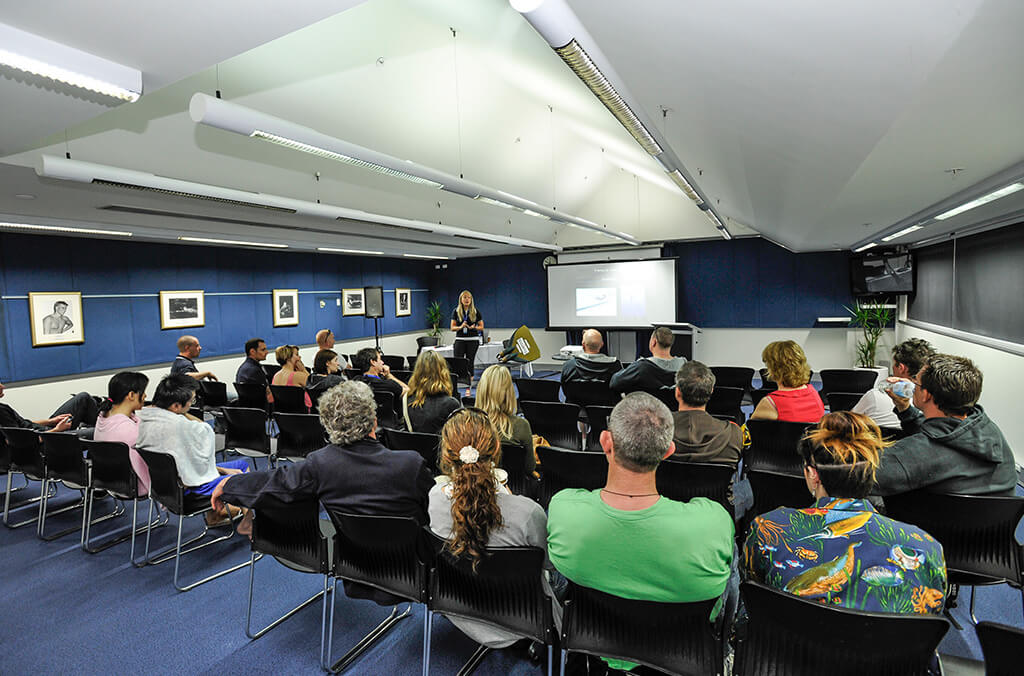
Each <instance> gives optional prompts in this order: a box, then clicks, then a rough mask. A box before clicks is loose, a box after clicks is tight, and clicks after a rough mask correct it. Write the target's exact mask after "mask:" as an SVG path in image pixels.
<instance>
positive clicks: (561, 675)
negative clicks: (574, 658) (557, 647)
mask: <svg viewBox="0 0 1024 676" xmlns="http://www.w3.org/2000/svg"><path fill="white" fill-rule="evenodd" d="M560 652H561V653H562V656H561V657H559V658H558V676H565V658H566V655H567V653H566V651H564V650H562V651H560Z"/></svg>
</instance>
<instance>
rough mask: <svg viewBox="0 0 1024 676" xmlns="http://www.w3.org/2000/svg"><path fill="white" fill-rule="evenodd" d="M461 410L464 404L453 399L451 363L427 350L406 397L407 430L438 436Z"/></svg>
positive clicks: (403, 412) (418, 362)
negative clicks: (454, 413)
mask: <svg viewBox="0 0 1024 676" xmlns="http://www.w3.org/2000/svg"><path fill="white" fill-rule="evenodd" d="M461 407H462V404H460V403H459V401H458V400H457V399H455V398H454V397H452V377H451V374H450V372H449V371H448V362H446V361H445V360H444V357H442V356H441V355H439V354H438V353H437V352H436V351H435V350H426V351H425V352H423V353H422V354H421V355H420V356H419V357H418V358H417V359H416V368H414V369H413V372H412V377H411V378H409V389H408V390H406V391H405V393H404V394H402V416H403V417H404V418H405V427H406V429H408V430H409V431H410V432H423V433H426V434H437V433H438V432H440V431H441V426H442V425H444V421H445V420H447V419H448V416H450V415H451V414H452V412H453V411H456V410H458V409H459V408H461Z"/></svg>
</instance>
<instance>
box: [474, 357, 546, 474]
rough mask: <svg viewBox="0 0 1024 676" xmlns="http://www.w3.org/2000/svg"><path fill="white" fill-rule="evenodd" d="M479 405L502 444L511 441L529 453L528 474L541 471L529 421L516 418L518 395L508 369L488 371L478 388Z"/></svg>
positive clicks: (491, 368)
mask: <svg viewBox="0 0 1024 676" xmlns="http://www.w3.org/2000/svg"><path fill="white" fill-rule="evenodd" d="M476 405H477V407H479V408H480V409H481V410H483V411H484V412H485V413H487V417H488V418H490V419H491V423H492V424H493V425H494V429H495V430H496V431H497V432H498V438H499V439H500V440H501V441H511V442H512V443H515V444H519V445H520V446H522V447H523V448H525V449H526V468H525V469H526V472H527V473H530V472H533V470H534V469H535V468H536V467H537V458H536V457H535V456H534V454H533V430H532V429H530V422H529V421H528V420H527V419H526V418H520V417H519V416H517V415H516V408H517V404H516V391H515V388H514V387H513V386H512V375H511V374H510V373H509V371H508V369H507V368H506V367H504V366H499V365H498V364H495V365H493V366H488V367H487V368H486V369H484V372H483V374H481V376H480V383H479V384H478V385H477V387H476Z"/></svg>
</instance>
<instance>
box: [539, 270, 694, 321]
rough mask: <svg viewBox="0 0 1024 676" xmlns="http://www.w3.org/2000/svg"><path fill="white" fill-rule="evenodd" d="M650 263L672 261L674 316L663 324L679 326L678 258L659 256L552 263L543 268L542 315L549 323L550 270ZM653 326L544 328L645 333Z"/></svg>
mask: <svg viewBox="0 0 1024 676" xmlns="http://www.w3.org/2000/svg"><path fill="white" fill-rule="evenodd" d="M651 261H672V270H673V273H674V274H673V277H674V279H675V282H676V283H675V284H674V287H675V288H673V290H672V293H673V294H674V297H675V298H674V301H673V304H674V305H675V308H676V316H675V317H673V318H671V320H669V319H667V318H666V319H665V322H666V323H668V324H679V323H681V322H680V321H679V320H678V317H679V256H661V257H658V258H630V259H623V260H619V259H612V260H592V261H578V262H575V263H552V264H550V265H548V266H545V268H544V282H545V288H544V291H545V293H544V304H545V308H544V310H545V312H544V314H545V315H547V318H548V321H549V322H550V320H551V308H550V307H547V302H548V293H547V292H548V288H547V284H549V283H550V277H549V276H548V270H549V269H551V268H568V267H573V266H580V265H595V264H600V263H612V264H617V263H650V262H651ZM595 319H598V318H596V317H595ZM654 326H655V325H654V324H638V325H635V326H634V325H631V326H602V325H601V324H600V322H594V323H593V324H591V325H589V326H586V327H584V326H557V325H551V324H550V323H549V324H548V325H547V326H546V327H544V328H545V330H547V331H583V330H585V329H587V328H594V329H605V330H608V331H645V330H649V329H653V328H654Z"/></svg>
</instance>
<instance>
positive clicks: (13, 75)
mask: <svg viewBox="0 0 1024 676" xmlns="http://www.w3.org/2000/svg"><path fill="white" fill-rule="evenodd" d="M56 4H57V5H58V6H57V7H55V6H54V5H55V3H14V2H6V1H5V2H0V23H6V24H9V25H11V26H14V27H16V28H20V29H22V30H26V31H29V32H32V33H35V34H37V35H40V36H43V37H46V38H48V39H51V40H54V41H57V42H61V43H64V44H67V45H70V46H73V47H75V48H77V49H81V50H84V51H87V52H90V53H93V54H95V55H97V56H101V57H104V58H107V59H110V60H113V61H116V62H119V63H122V64H124V65H127V66H131V67H135V68H138V69H140V70H142V71H143V81H144V85H145V93H144V95H143V96H142V98H141V99H140V100H139V101H138V102H136V103H130V104H121V105H116V106H115V105H113V104H112V103H111V102H112V101H113V100H112V99H110V100H108V99H105V98H104V97H102V96H100V95H87V94H80V93H76V92H75V91H74V90H73V88H71V87H68V86H65V85H59V84H47V83H46V82H45V81H42V80H41V79H40V78H36V77H35V76H21V75H18V74H17V71H12V70H9V69H3V68H0V100H3V101H4V106H3V110H4V113H3V116H4V124H3V125H0V154H3V155H4V157H2V160H0V161H2V162H3V163H4V164H0V186H3V188H2V189H0V220H6V221H14V222H25V223H38V224H46V223H50V224H76V225H78V226H82V225H88V224H94V225H96V226H97V227H100V228H103V227H109V226H110V225H117V226H118V227H119V228H121V226H130V229H132V230H133V232H135V233H136V237H137V238H141V239H153V240H165V239H171V240H174V239H176V238H177V237H178V236H181V235H183V234H187V235H192V234H194V233H195V232H200V233H203V235H204V236H207V237H222V238H226V239H246V238H248V239H250V240H254V241H263V242H281V243H287V244H289V245H290V246H291V247H292V248H293V249H297V250H313V249H315V248H316V247H336V248H351V249H373V250H380V251H384V253H385V255H401V254H402V253H417V254H421V255H450V256H457V257H464V256H480V255H492V254H500V253H518V252H523V251H529V250H535V249H530V248H524V247H520V246H512V245H509V244H506V243H501V242H493V241H484V240H472V239H469V240H467V239H464V238H461V237H451V236H445V235H439V234H437V233H429V232H422V231H416V230H410V229H404V228H396V227H394V226H382V225H377V224H375V223H374V222H373V218H361V219H359V220H358V221H345V222H342V221H335V220H333V219H331V220H327V219H323V218H314V217H311V216H297V215H294V214H281V213H274V212H269V211H265V210H256V209H252V208H248V207H238V206H231V205H225V204H216V203H210V202H208V201H197V200H188V199H183V198H180V197H173V196H168V195H159V194H154V193H142V192H139V191H131V190H125V189H120V188H114V187H108V186H99V185H89V184H78V183H71V182H67V181H60V180H55V179H51V178H40V177H39V176H37V175H36V172H35V170H34V168H35V167H36V165H37V164H38V163H39V159H40V156H41V155H44V154H45V155H51V156H57V157H64V155H65V152H70V153H71V157H72V159H74V160H79V161H85V162H91V163H96V164H101V165H107V166H112V167H119V168H123V169H129V170H136V171H144V172H149V173H152V174H156V175H159V176H164V177H170V178H175V179H181V180H186V181H192V182H197V183H204V184H209V185H214V186H223V187H228V188H234V189H238V190H244V191H250V192H255V193H264V194H267V195H276V196H281V197H287V198H292V199H297V200H305V201H309V202H317V201H320V202H321V203H323V204H327V205H334V206H338V207H347V208H351V209H358V210H362V211H365V212H368V213H369V214H379V215H381V216H382V217H390V218H402V219H411V220H414V221H420V222H427V223H441V224H443V225H446V226H454V227H457V228H464V229H467V230H470V231H476V232H478V233H484V235H485V236H487V235H499V236H511V237H515V238H519V239H523V240H530V241H533V242H537V243H543V244H547V245H553V246H558V247H577V246H592V245H607V244H619V245H621V244H622V243H621V242H619V241H617V240H614V239H610V238H608V237H605V236H602V235H600V234H597V233H594V232H589V231H586V230H581V229H578V228H570V227H567V226H565V225H560V224H555V223H553V222H551V221H547V220H541V219H537V218H534V217H532V216H529V215H526V214H524V213H521V212H517V211H512V210H509V209H503V208H500V207H497V206H491V205H488V204H484V203H481V202H479V201H474V200H472V199H469V198H467V197H462V196H459V195H455V194H452V193H450V192H446V191H440V190H437V189H435V188H432V187H429V186H423V185H416V184H412V183H409V182H406V181H403V180H401V179H398V178H393V177H389V176H383V175H380V174H377V173H374V172H371V171H368V170H366V169H362V168H358V167H353V166H349V165H346V164H341V163H338V162H334V161H331V160H328V159H324V158H320V157H316V156H312V155H308V154H305V153H300V152H295V151H292V150H288V149H285V148H281V147H278V146H274V145H271V144H269V143H266V142H262V141H259V140H255V139H251V138H246V137H244V136H241V135H238V134H233V133H230V132H227V131H223V130H220V129H216V128H213V127H209V126H205V125H199V124H196V123H195V122H193V121H192V119H191V118H190V117H189V113H188V104H189V100H190V98H191V96H192V95H193V94H195V93H196V92H202V93H206V94H210V95H213V94H214V93H215V91H216V90H218V89H219V90H220V91H221V93H222V96H223V98H224V99H225V100H227V101H230V102H233V103H237V104H240V105H243V106H246V107H248V108H252V109H254V110H257V111H260V112H263V113H267V114H270V115H273V116H276V117H279V118H282V119H285V120H289V121H291V122H294V123H297V124H300V125H304V126H307V127H311V128H313V129H316V130H317V131H320V132H323V133H325V134H328V135H330V136H334V137H336V138H339V139H342V140H344V141H348V142H351V143H355V144H358V145H361V146H365V147H368V148H372V149H374V150H377V151H379V152H383V153H386V154H389V155H393V156H395V157H399V158H402V159H407V160H411V161H414V162H416V163H418V164H421V165H425V166H428V167H432V168H435V169H437V170H440V171H444V172H448V173H450V174H454V175H456V176H459V175H461V176H463V177H465V179H467V180H471V181H475V182H476V183H479V184H482V185H485V186H488V187H490V188H494V189H497V190H502V191H506V192H509V193H512V194H514V195H518V196H520V197H523V198H526V199H529V200H533V201H535V202H537V203H539V204H541V205H544V206H547V207H552V208H555V209H557V210H558V211H560V212H563V213H567V214H571V215H573V216H577V217H580V218H583V219H588V220H590V221H594V222H596V223H598V224H600V225H602V226H606V227H607V228H608V229H610V230H616V231H621V232H626V233H628V234H630V235H632V236H634V237H636V238H638V239H640V240H644V241H649V242H656V241H663V240H676V239H695V238H709V237H718V233H717V231H716V230H715V229H714V227H713V226H712V225H711V223H710V222H709V221H708V220H707V219H706V218H705V217H704V215H703V213H702V212H701V211H700V210H698V209H697V208H696V207H695V206H694V204H693V202H691V201H690V200H689V199H688V198H687V197H686V196H685V195H683V194H682V193H681V192H680V191H679V190H678V188H676V187H675V186H674V184H673V183H672V182H671V181H669V180H668V179H667V177H666V175H665V173H664V171H663V169H662V168H661V166H660V165H659V164H658V163H657V162H656V161H655V160H654V159H653V158H652V157H651V156H650V155H648V154H647V153H646V152H645V151H644V150H643V149H641V148H640V147H639V145H637V143H636V142H635V141H634V140H633V138H632V137H631V136H630V135H629V134H628V133H627V132H626V131H625V130H624V129H623V128H622V127H621V126H620V125H619V124H618V122H617V121H616V120H615V119H614V118H613V117H612V116H611V115H610V114H609V113H608V111H607V110H606V109H605V108H604V106H603V105H602V104H601V103H600V102H598V101H597V99H596V98H595V97H594V96H593V94H592V93H591V92H590V91H589V90H588V89H587V88H586V86H585V85H584V84H583V83H582V82H581V81H580V80H579V79H578V78H577V77H576V76H575V75H574V74H573V73H572V72H571V71H570V70H569V69H568V67H567V66H566V65H565V64H564V63H563V62H562V61H561V59H560V58H559V57H558V56H557V55H556V54H555V53H554V52H553V51H552V49H551V48H550V47H549V46H548V45H547V43H545V41H544V40H543V39H542V38H541V37H540V36H539V35H538V34H537V32H536V31H535V30H534V29H533V27H531V26H530V25H529V24H528V23H527V22H526V21H525V20H524V18H523V17H522V16H521V15H520V14H519V13H518V12H516V11H515V10H514V9H512V8H511V7H510V6H509V4H508V2H507V0H474V1H473V2H465V1H464V0H369V1H367V2H363V3H359V2H356V1H355V0H348V1H336V2H328V1H326V0H321V1H319V2H304V3H298V4H297V5H294V4H293V5H280V4H279V3H273V2H266V1H258V2H247V3H240V2H225V3H196V2H191V1H190V2H185V3H176V4H175V5H173V6H172V5H168V6H166V7H164V6H161V7H160V8H155V6H150V5H139V4H138V3H129V2H125V1H119V2H114V3H102V4H101V3H81V2H77V3H74V2H63V3H56ZM569 4H570V6H571V7H572V9H573V10H574V11H575V13H576V14H577V16H578V17H579V19H580V21H581V22H582V24H583V25H584V26H585V27H586V29H587V31H588V32H589V33H590V35H591V36H592V37H593V39H594V41H595V43H596V47H597V48H599V49H600V50H601V51H602V52H603V53H604V56H605V57H607V60H608V62H609V63H610V64H611V66H612V67H613V68H614V70H615V72H616V73H617V74H618V76H619V77H620V78H621V79H622V81H623V82H624V83H625V84H626V87H627V88H628V94H629V95H631V97H632V98H633V100H634V101H635V102H636V104H637V106H638V107H639V108H640V110H639V111H638V112H639V113H640V114H641V116H642V117H646V118H647V119H649V120H651V121H652V124H654V125H655V126H656V128H657V129H658V131H659V132H660V133H661V134H662V136H663V137H664V138H665V139H666V141H667V143H668V145H669V146H670V147H671V149H672V151H673V152H674V153H675V154H676V155H677V156H678V157H679V159H680V160H681V161H682V163H683V165H684V166H685V168H686V170H687V172H688V173H689V174H690V175H691V176H692V177H693V179H694V182H695V183H696V185H697V187H698V188H699V189H700V190H701V192H702V193H703V194H704V195H705V196H706V197H707V198H708V200H709V202H710V203H711V204H712V205H713V206H714V209H715V210H716V211H717V213H718V214H719V216H720V217H721V218H722V220H723V221H724V222H725V225H726V226H727V227H728V229H729V230H730V232H731V233H732V234H733V235H735V236H744V235H753V234H760V235H762V236H764V237H767V238H769V239H771V240H773V241H775V242H778V243H780V244H782V245H784V246H787V247H788V248H790V249H792V250H794V251H811V250H822V249H835V248H849V247H851V246H853V245H855V244H857V243H859V242H862V241H865V240H866V239H868V238H870V237H873V236H874V235H876V234H886V233H887V232H888V231H890V230H892V229H893V228H895V227H896V226H897V225H901V224H906V223H912V222H917V220H915V219H918V218H920V220H925V219H926V217H927V216H929V215H934V214H935V213H938V212H937V210H936V209H937V208H938V207H939V206H940V205H942V204H943V202H944V201H948V200H950V199H951V198H952V197H953V196H955V195H958V194H961V193H964V192H965V191H968V192H969V191H970V189H971V188H972V187H975V186H978V185H980V184H982V183H984V182H985V181H986V180H992V177H999V178H1000V180H1001V178H1002V177H1004V176H1007V175H1011V174H1013V171H1014V168H1015V167H1021V168H1022V171H1021V172H1020V173H1024V125H1021V124H1020V123H1019V119H1020V117H1021V113H1022V112H1024V85H1022V84H1021V83H1022V82H1024V65H1022V64H1024V45H1022V43H1021V41H1020V40H1019V37H1018V35H1017V33H1019V29H1020V28H1021V26H1024V3H1020V2H1018V1H1015V0H961V1H959V2H957V3H938V4H936V3H931V2H927V1H926V0H919V1H918V2H908V3H901V4H898V5H896V6H894V5H892V4H891V3H885V4H883V3H882V2H877V1H874V0H872V1H869V2H864V3H859V4H855V5H843V6H837V5H834V4H833V3H815V2H809V1H801V2H784V3H763V2H760V1H758V0H734V1H733V2H729V3H715V2H699V3H694V2H687V3H680V2H677V1H674V0H647V1H646V2H644V3H633V4H630V5H628V6H627V5H623V4H622V3H618V2H611V1H609V0H600V1H596V0H570V1H569ZM190 10H192V11H190ZM197 17H198V18H197ZM453 31H454V34H453ZM663 111H666V112H663ZM65 134H66V137H67V140H66V141H65ZM949 169H956V170H957V171H955V172H952V173H951V172H949V171H947V170H949ZM19 194H20V195H26V194H27V195H34V196H35V199H22V198H18V197H16V195H19ZM1022 213H1024V191H1021V192H1019V193H1016V194H1014V195H1011V196H1009V197H1005V198H1003V199H1000V200H998V201H995V202H991V203H989V204H987V205H985V206H984V207H982V208H979V209H976V210H973V211H971V212H967V213H965V214H962V215H960V216H958V217H955V218H951V219H948V220H946V221H942V222H928V223H926V225H925V227H924V228H922V229H921V230H919V231H917V232H915V233H912V234H911V235H908V236H905V237H902V238H899V239H897V240H895V241H894V242H893V243H900V244H903V243H912V242H916V241H921V240H925V239H929V238H934V237H935V236H937V235H940V234H943V233H945V232H948V231H950V230H959V229H962V228H963V227H964V226H965V225H970V224H973V223H977V222H979V221H980V220H985V221H986V222H1002V221H1003V220H1005V219H1008V218H1012V217H1014V216H1015V215H1016V216H1018V217H1019V216H1020V215H1021V214H1022ZM125 229H128V228H125ZM457 247H469V248H457Z"/></svg>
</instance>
